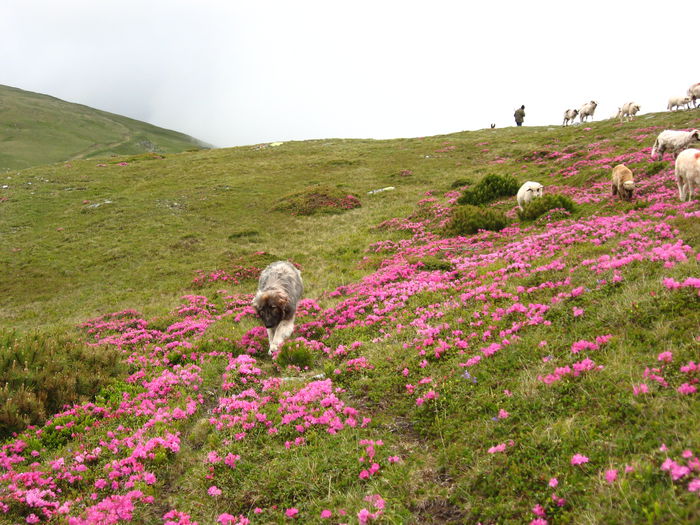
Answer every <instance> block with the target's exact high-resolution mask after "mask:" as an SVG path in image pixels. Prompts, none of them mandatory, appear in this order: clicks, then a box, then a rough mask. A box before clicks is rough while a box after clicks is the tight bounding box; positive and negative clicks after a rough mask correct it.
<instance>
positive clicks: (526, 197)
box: [517, 180, 544, 210]
mask: <svg viewBox="0 0 700 525" xmlns="http://www.w3.org/2000/svg"><path fill="white" fill-rule="evenodd" d="M543 191H544V186H542V184H540V183H539V182H532V181H531V180H529V181H527V182H525V183H523V185H522V186H520V189H519V190H518V196H517V199H518V207H519V208H520V209H521V210H522V209H523V206H524V205H526V204H527V203H528V202H530V201H531V200H532V199H535V198H537V197H542V192H543Z"/></svg>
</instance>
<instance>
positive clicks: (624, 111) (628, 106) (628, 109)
mask: <svg viewBox="0 0 700 525" xmlns="http://www.w3.org/2000/svg"><path fill="white" fill-rule="evenodd" d="M639 108H640V106H639V104H637V103H636V102H625V103H624V104H622V107H621V108H619V109H618V110H617V116H618V117H619V119H620V120H622V119H623V118H624V117H628V120H632V119H633V118H634V116H635V115H636V114H637V112H638V111H639Z"/></svg>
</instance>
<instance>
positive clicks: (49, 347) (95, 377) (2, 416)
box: [0, 332, 126, 439]
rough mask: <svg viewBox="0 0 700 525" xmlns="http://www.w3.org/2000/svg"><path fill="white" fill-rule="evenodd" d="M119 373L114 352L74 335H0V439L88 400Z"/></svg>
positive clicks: (121, 368)
mask: <svg viewBox="0 0 700 525" xmlns="http://www.w3.org/2000/svg"><path fill="white" fill-rule="evenodd" d="M125 373H126V365H123V364H122V363H121V360H120V355H119V353H118V352H116V351H113V350H110V349H107V348H103V347H91V346H88V345H86V344H85V343H84V342H82V341H81V340H80V339H79V337H78V336H77V335H71V334H66V333H65V332H64V333H60V332H57V333H37V334H23V335H20V334H17V333H15V332H0V385H2V388H0V439H4V438H6V437H8V436H9V435H10V434H11V433H12V432H20V431H21V430H23V429H24V428H25V427H26V426H27V425H32V424H40V423H43V422H44V421H45V420H46V418H47V417H49V416H51V415H52V414H54V413H56V412H58V411H60V410H61V408H63V406H64V405H66V404H72V403H81V402H84V401H87V400H89V399H92V398H93V397H94V396H95V395H96V394H97V393H98V392H99V391H100V390H101V389H102V388H104V387H105V385H107V384H109V383H111V381H113V380H114V378H117V377H120V376H122V375H124V374H125Z"/></svg>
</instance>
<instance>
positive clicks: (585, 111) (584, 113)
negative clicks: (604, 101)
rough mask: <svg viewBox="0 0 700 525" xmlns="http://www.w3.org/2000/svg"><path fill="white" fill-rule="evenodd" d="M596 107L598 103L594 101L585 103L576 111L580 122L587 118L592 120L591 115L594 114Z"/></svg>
mask: <svg viewBox="0 0 700 525" xmlns="http://www.w3.org/2000/svg"><path fill="white" fill-rule="evenodd" d="M597 107H598V103H597V102H596V101H595V100H591V101H590V102H586V103H585V104H584V105H583V106H581V109H579V110H578V117H579V119H580V120H581V122H584V121H585V120H586V119H587V118H588V117H591V118H593V113H595V108H597Z"/></svg>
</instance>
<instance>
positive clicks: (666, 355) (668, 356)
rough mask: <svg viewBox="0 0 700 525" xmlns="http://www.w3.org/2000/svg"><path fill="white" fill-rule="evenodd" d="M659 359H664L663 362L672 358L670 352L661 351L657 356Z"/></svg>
mask: <svg viewBox="0 0 700 525" xmlns="http://www.w3.org/2000/svg"><path fill="white" fill-rule="evenodd" d="M656 358H657V359H658V360H659V361H664V362H665V363H670V362H671V361H672V360H673V353H672V352H668V351H666V352H661V353H660V354H659V355H658V356H657V357H656Z"/></svg>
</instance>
